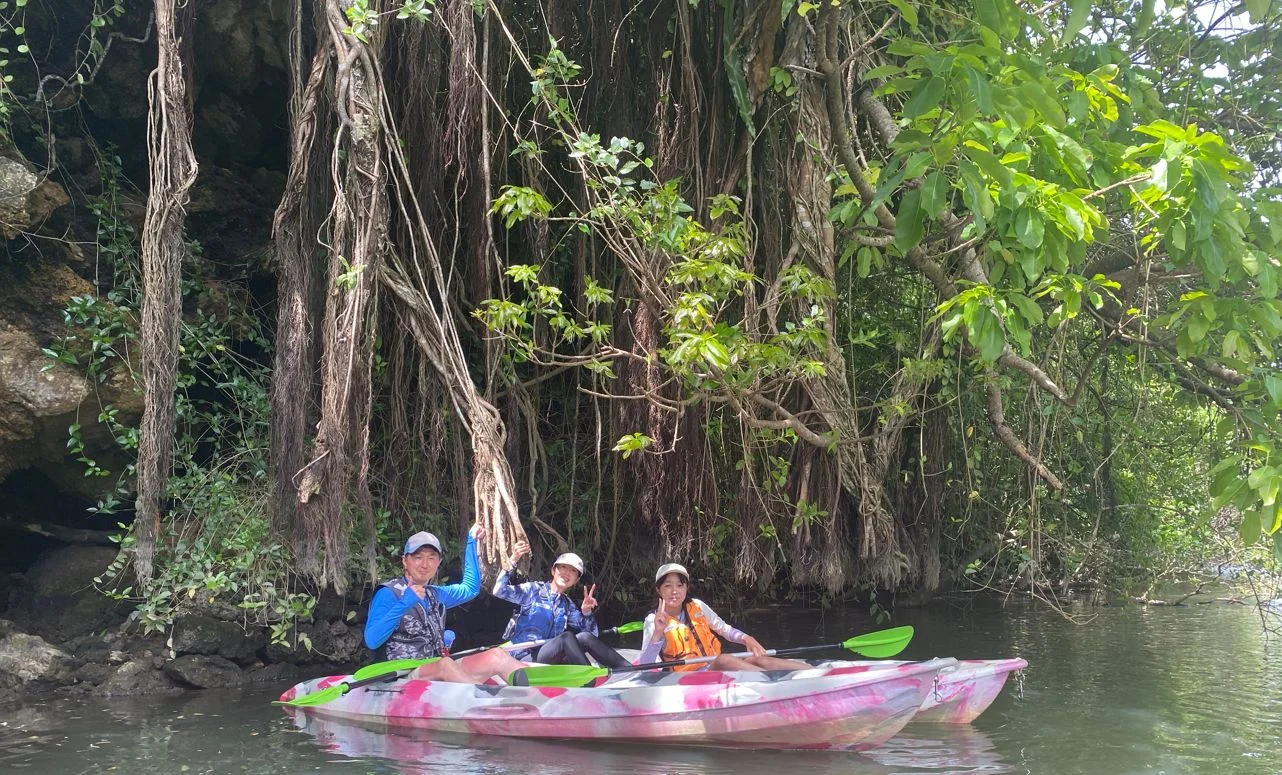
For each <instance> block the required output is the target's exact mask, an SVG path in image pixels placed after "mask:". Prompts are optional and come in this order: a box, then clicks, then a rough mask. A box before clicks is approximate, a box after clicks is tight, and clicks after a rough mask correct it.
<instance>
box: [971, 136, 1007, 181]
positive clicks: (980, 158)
mask: <svg viewBox="0 0 1282 775" xmlns="http://www.w3.org/2000/svg"><path fill="white" fill-rule="evenodd" d="M966 155H967V156H969V157H970V158H971V159H972V160H974V162H975V163H976V164H978V165H979V166H980V168H981V169H983V170H984V172H986V173H988V176H989V177H990V178H992V179H993V180H995V181H997V182H998V183H999V184H1001V186H1002V188H1006V187H1008V186H1010V184H1011V171H1010V170H1009V169H1007V168H1006V167H1005V166H1004V165H1003V164H1002V163H1001V161H1000V160H998V158H997V157H996V156H994V155H992V154H991V153H989V152H988V151H985V150H981V149H979V148H975V147H974V146H970V145H968V146H966Z"/></svg>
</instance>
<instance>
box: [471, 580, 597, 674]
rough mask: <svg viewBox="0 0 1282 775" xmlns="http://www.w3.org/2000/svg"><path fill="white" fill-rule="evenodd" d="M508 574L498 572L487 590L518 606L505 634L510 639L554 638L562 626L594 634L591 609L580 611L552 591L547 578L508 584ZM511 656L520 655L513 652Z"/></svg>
mask: <svg viewBox="0 0 1282 775" xmlns="http://www.w3.org/2000/svg"><path fill="white" fill-rule="evenodd" d="M509 575H510V574H509V571H507V570H504V571H503V572H502V573H500V574H499V577H498V578H497V579H495V580H494V588H493V589H491V590H490V593H491V594H492V595H494V596H495V597H497V598H499V599H500V600H506V601H508V602H509V603H516V604H517V605H518V606H520V609H519V610H518V611H517V613H516V615H515V616H514V617H513V621H512V623H511V624H510V625H508V630H509V631H508V633H507V635H506V637H508V638H510V639H511V641H512V642H513V643H526V642H529V641H534V640H546V639H548V638H555V637H556V636H557V635H560V634H561V633H562V632H565V630H566V629H570V630H574V631H575V632H590V633H592V634H593V635H597V634H598V631H597V624H596V615H595V613H590V614H584V613H583V611H582V610H581V609H580V608H579V606H577V605H575V604H574V601H572V600H570V598H569V597H567V596H565V595H561V594H557V593H556V592H553V591H552V585H551V584H550V583H549V582H546V581H529V582H526V583H524V584H512V583H509V581H508V578H509ZM513 656H516V657H517V658H518V659H519V658H520V656H519V655H518V654H517V653H515V652H514V653H513Z"/></svg>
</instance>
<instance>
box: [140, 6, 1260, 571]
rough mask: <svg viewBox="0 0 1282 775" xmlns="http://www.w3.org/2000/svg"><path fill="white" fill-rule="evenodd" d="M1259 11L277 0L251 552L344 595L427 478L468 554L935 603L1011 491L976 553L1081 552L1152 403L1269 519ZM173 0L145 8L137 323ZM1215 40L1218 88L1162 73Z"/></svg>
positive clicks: (158, 295)
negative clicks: (979, 529)
mask: <svg viewBox="0 0 1282 775" xmlns="http://www.w3.org/2000/svg"><path fill="white" fill-rule="evenodd" d="M1177 5H1178V4H1177ZM1260 6H1267V4H1260V3H1247V4H1246V7H1247V9H1248V10H1249V13H1250V18H1249V19H1247V18H1245V17H1242V18H1238V17H1234V18H1235V19H1237V20H1238V22H1239V24H1238V26H1236V27H1232V28H1231V29H1230V28H1227V27H1225V26H1220V27H1217V26H1216V25H1219V24H1221V22H1222V21H1223V20H1221V21H1214V20H1208V19H1206V18H1203V16H1204V15H1205V14H1203V13H1202V12H1201V11H1198V12H1197V13H1196V14H1195V13H1194V11H1195V10H1197V9H1190V10H1189V12H1188V14H1186V15H1179V14H1172V13H1169V12H1164V14H1162V15H1159V16H1158V17H1157V18H1155V13H1154V4H1153V3H1152V2H1148V1H1147V0H1143V1H1142V2H1134V3H1131V2H1120V1H1119V2H1113V3H1098V4H1092V3H1089V2H1061V3H1055V2H1052V3H1046V4H1044V5H1039V4H1036V3H1026V2H1014V1H1013V0H999V1H997V2H982V3H975V4H973V5H972V4H970V3H964V2H957V3H954V2H939V3H927V2H912V1H911V0H887V1H886V2H855V1H854V0H840V1H835V2H827V1H826V0H825V1H824V2H820V3H818V4H816V3H811V2H804V1H803V2H794V1H793V0H783V2H778V1H776V2H766V1H765V0H746V1H745V2H732V1H730V0H722V1H721V2H713V1H712V0H656V1H655V2H649V3H620V2H615V1H614V0H589V1H588V2H585V3H569V2H560V1H559V0H517V1H516V2H504V3H498V2H494V1H493V0H439V2H429V0H405V2H388V1H387V0H316V1H315V2H307V1H304V0H297V1H296V2H294V3H293V4H292V5H291V6H290V12H291V14H292V16H291V17H290V19H289V25H290V35H291V38H290V45H289V51H290V55H291V61H290V63H289V72H290V77H291V99H290V105H289V122H290V123H289V130H290V133H289V134H290V148H289V167H288V180H287V183H286V186H285V193H284V196H283V198H282V199H281V201H280V203H279V206H278V207H277V209H276V211H275V219H274V228H273V244H274V252H275V259H276V265H277V268H278V295H277V299H278V305H277V310H276V324H275V325H276V336H275V341H274V345H275V351H274V355H273V358H274V360H273V374H272V393H271V465H272V474H271V475H272V477H273V482H274V493H275V494H274V497H273V515H274V516H273V519H274V526H275V529H276V530H277V531H278V532H279V533H280V534H282V535H288V536H292V537H293V539H294V542H295V543H294V546H295V548H296V551H297V556H298V560H299V563H300V567H301V568H302V569H303V570H304V571H305V572H307V573H308V574H310V575H312V576H313V577H314V578H315V579H316V580H318V581H320V582H322V583H328V584H332V585H334V586H336V587H340V588H341V587H342V586H344V584H345V583H347V580H348V575H347V571H346V570H345V568H347V566H348V563H349V557H348V553H349V549H348V547H349V540H350V537H351V536H352V535H354V534H355V535H360V536H363V545H364V546H365V547H366V552H367V555H366V558H365V560H366V564H367V565H368V566H369V567H370V568H371V573H372V572H373V571H372V567H373V560H374V552H375V542H376V538H375V530H376V511H377V510H378V509H386V510H388V511H389V512H391V513H392V514H397V513H400V512H404V511H407V510H412V509H413V508H417V507H419V506H421V505H422V498H423V497H424V493H429V492H430V493H434V494H436V495H438V496H440V497H441V498H442V499H443V500H444V501H445V502H448V503H451V504H453V508H454V509H456V510H457V512H458V513H460V514H462V515H465V517H466V520H467V521H471V520H472V519H473V518H474V519H476V520H479V521H481V522H482V523H483V524H484V525H486V526H487V528H488V529H489V531H490V534H491V535H492V536H494V537H495V539H496V540H492V541H490V542H489V543H488V544H487V549H488V551H487V554H488V558H487V559H488V561H489V562H490V563H494V562H496V561H498V560H499V559H500V558H501V557H504V556H506V554H507V553H508V547H509V546H510V545H511V543H512V542H514V541H515V540H516V539H518V538H520V537H522V536H523V535H524V531H525V530H529V531H530V533H531V535H532V536H537V538H538V539H539V540H540V541H541V542H542V544H543V545H544V546H546V547H548V548H549V549H556V550H560V549H562V548H568V547H570V546H573V547H576V548H579V549H580V550H585V551H586V552H587V553H590V554H591V555H592V556H593V557H594V558H595V559H596V561H597V562H598V563H599V567H601V568H611V569H614V570H615V571H616V572H619V571H624V570H630V569H632V568H641V567H644V566H647V565H649V564H650V563H651V562H652V561H653V560H655V559H658V558H659V557H660V556H663V557H672V556H675V557H679V558H689V559H691V560H696V561H700V562H702V563H704V564H705V565H707V566H716V567H719V568H724V569H729V570H732V571H733V573H734V578H737V579H738V580H740V581H742V582H744V583H748V584H755V585H758V586H760V587H764V586H765V585H767V584H769V583H771V582H772V581H773V580H776V579H779V578H786V579H787V580H788V581H790V582H791V584H792V585H793V586H810V587H815V588H819V589H823V590H826V591H828V592H839V591H841V590H845V589H849V588H852V587H855V586H857V585H860V584H873V585H876V586H879V587H886V588H902V587H918V588H925V589H932V588H934V587H936V586H937V585H938V584H939V583H940V574H941V564H943V565H949V564H951V566H952V568H951V569H950V570H949V571H948V572H950V573H951V572H954V571H955V570H956V569H957V565H958V561H959V560H961V561H962V562H961V564H964V563H965V559H964V558H960V557H959V556H958V554H959V553H956V552H952V551H950V550H949V549H948V547H947V546H946V545H945V544H947V542H948V540H950V539H949V536H950V535H951V536H953V537H954V538H955V536H956V533H955V532H954V530H953V527H951V526H952V525H954V524H962V525H964V524H965V523H966V521H967V520H968V519H970V518H971V515H973V514H975V513H978V512H979V511H984V510H988V511H989V512H991V513H994V514H999V515H1000V514H1002V513H1005V514H1007V515H1009V514H1011V513H1013V512H1015V511H1019V512H1020V513H1021V514H1023V515H1024V517H1023V518H1022V519H1023V520H1024V521H1023V522H1022V524H1023V525H1024V527H1023V528H1022V529H1021V530H1019V531H1014V532H1011V533H1008V534H1004V535H1001V536H999V539H1000V540H1002V541H1006V540H1010V541H1011V542H1012V543H1014V544H1017V546H1018V550H1019V551H1020V552H1022V553H1023V555H1024V556H1026V558H1027V563H1026V564H1025V565H1024V566H1023V567H1025V568H1027V569H1029V570H1028V573H1029V574H1030V577H1031V574H1037V573H1040V572H1043V571H1044V569H1045V568H1046V567H1047V563H1048V562H1049V560H1048V556H1049V550H1048V548H1047V543H1046V542H1047V541H1050V540H1053V535H1052V532H1051V529H1050V528H1048V527H1047V526H1046V524H1045V523H1044V521H1043V517H1044V515H1046V514H1047V513H1048V512H1047V509H1051V510H1053V511H1054V514H1055V515H1057V516H1056V517H1055V519H1059V520H1061V521H1066V520H1067V521H1073V520H1076V527H1075V528H1073V529H1075V530H1077V531H1078V532H1079V534H1082V535H1085V534H1091V535H1092V537H1093V535H1094V534H1093V533H1091V528H1090V523H1091V521H1092V520H1094V523H1095V531H1096V533H1098V528H1099V524H1100V523H1099V520H1100V518H1101V515H1106V516H1109V517H1110V518H1113V517H1115V516H1116V514H1117V513H1119V510H1121V509H1124V508H1125V506H1126V504H1125V503H1123V502H1122V501H1123V500H1124V499H1123V498H1122V497H1121V496H1119V495H1118V494H1117V487H1118V486H1119V485H1118V482H1119V481H1120V480H1119V475H1117V474H1115V473H1114V472H1113V469H1112V467H1113V466H1114V465H1115V462H1116V460H1117V459H1118V458H1117V457H1116V456H1117V449H1116V447H1117V443H1115V440H1114V438H1113V436H1112V435H1111V434H1115V433H1116V434H1121V431H1120V430H1118V429H1119V428H1120V427H1121V426H1120V423H1121V422H1122V420H1120V419H1119V418H1124V417H1126V416H1131V417H1132V419H1135V418H1138V417H1139V414H1138V413H1139V412H1141V411H1142V407H1144V406H1145V405H1147V402H1149V401H1151V400H1153V399H1152V398H1149V397H1146V396H1149V395H1150V394H1162V395H1166V396H1182V397H1183V398H1181V399H1179V400H1186V401H1190V402H1194V403H1196V404H1198V405H1199V406H1204V407H1206V408H1207V409H1206V411H1208V412H1210V413H1211V414H1212V415H1213V418H1214V423H1212V427H1213V430H1212V431H1210V432H1211V433H1213V434H1214V436H1215V438H1216V439H1217V440H1218V441H1217V442H1216V443H1217V444H1218V445H1219V446H1218V447H1217V449H1218V450H1219V453H1217V455H1216V456H1215V457H1214V459H1213V460H1210V461H1208V463H1207V465H1206V466H1204V467H1203V468H1202V470H1203V472H1205V471H1206V468H1209V467H1210V466H1211V465H1214V466H1215V468H1214V470H1212V471H1210V472H1209V476H1210V480H1211V481H1213V487H1212V492H1211V496H1210V497H1208V501H1210V500H1212V499H1213V500H1214V505H1215V507H1216V508H1218V507H1220V506H1232V507H1234V508H1236V509H1237V513H1240V514H1241V521H1242V526H1243V527H1242V532H1243V535H1244V537H1245V538H1247V540H1248V541H1254V540H1255V539H1256V538H1258V537H1259V536H1260V534H1261V533H1262V532H1266V533H1273V532H1275V531H1276V530H1277V528H1278V526H1279V523H1280V521H1282V512H1279V510H1278V504H1277V498H1276V494H1277V490H1278V486H1279V483H1280V482H1282V469H1278V468H1277V467H1276V463H1275V461H1273V460H1272V458H1271V455H1272V452H1273V451H1275V447H1276V445H1277V443H1278V437H1277V427H1278V426H1277V412H1278V409H1279V407H1280V406H1282V375H1280V374H1279V373H1278V369H1277V360H1276V355H1275V353H1274V347H1275V344H1276V342H1277V341H1278V339H1279V336H1280V335H1282V315H1279V311H1282V309H1280V308H1279V305H1278V301H1277V299H1276V293H1277V278H1278V274H1279V265H1278V258H1279V246H1280V245H1282V202H1280V201H1279V199H1278V197H1277V196H1276V190H1275V189H1271V188H1270V186H1271V185H1275V184H1276V182H1277V179H1276V175H1277V160H1278V159H1279V158H1282V155H1279V153H1278V151H1279V148H1278V142H1277V137H1278V135H1277V134H1276V128H1277V127H1278V123H1277V115H1276V114H1277V110H1278V109H1277V105H1276V96H1274V97H1272V98H1269V97H1268V96H1267V93H1268V89H1267V58H1263V59H1261V58H1258V57H1255V56H1254V55H1253V54H1252V53H1251V52H1258V51H1261V50H1264V49H1266V48H1267V46H1268V45H1269V43H1268V41H1269V40H1270V39H1271V38H1270V36H1276V34H1277V32H1276V31H1277V24H1278V21H1277V13H1276V11H1272V12H1270V11H1269V10H1268V8H1267V7H1266V8H1263V9H1261V7H1260ZM1168 11H1169V9H1168ZM191 12H192V8H191V7H190V6H181V7H180V6H178V5H177V4H175V3H174V2H173V1H172V0H159V2H158V3H157V6H156V15H155V20H156V22H155V23H156V34H157V40H158V42H159V44H160V46H161V58H160V64H159V68H158V71H157V74H156V76H155V78H154V84H153V88H154V94H153V98H152V108H151V109H152V115H153V120H152V136H151V156H152V159H153V165H152V176H151V182H150V185H151V199H150V203H149V211H148V214H149V221H148V223H149V226H148V231H147V235H146V236H145V238H144V240H145V244H144V247H145V251H144V255H145V256H146V257H147V263H146V270H147V273H148V283H149V286H148V288H149V291H148V293H149V296H148V299H149V303H154V304H157V305H161V304H163V303H164V298H165V297H164V296H163V294H164V291H162V290H156V291H154V292H153V291H152V290H151V285H150V284H152V283H155V284H156V287H157V288H161V287H163V284H164V283H165V282H167V281H166V280H164V279H163V275H162V273H163V271H164V265H165V258H164V256H165V255H166V252H165V251H166V250H168V249H169V248H168V247H166V246H167V245H171V244H172V239H173V233H174V232H173V229H175V228H176V224H177V221H176V220H175V217H176V216H175V213H179V214H180V213H181V208H182V193H183V185H184V182H185V181H186V180H187V177H188V176H190V174H191V169H190V165H191V161H190V159H189V156H190V150H189V147H188V146H187V144H186V143H187V141H186V138H185V136H184V135H185V132H187V131H188V130H186V129H185V128H184V118H183V116H184V111H185V110H189V109H190V101H191V100H192V99H193V96H192V95H190V94H186V93H184V92H183V84H184V81H183V77H182V68H183V67H184V66H187V67H189V66H191V59H190V58H188V59H184V58H183V57H184V54H183V53H182V52H183V49H182V48H181V46H179V45H176V43H175V41H176V40H178V39H179V38H181V31H179V32H178V33H176V32H175V28H174V21H173V19H174V16H175V14H177V15H179V16H181V15H182V14H183V13H191ZM1192 20H1196V22H1194V21H1192ZM245 23H246V24H249V23H252V20H248V19H247V20H245ZM199 43H200V42H199V41H198V40H197V41H196V46H197V47H198V46H199ZM1199 46H1203V47H1205V48H1204V49H1203V54H1204V56H1205V57H1206V60H1205V61H1214V62H1217V63H1219V66H1221V67H1234V68H1238V71H1237V72H1236V73H1235V77H1233V78H1219V79H1218V80H1217V79H1216V76H1215V74H1214V73H1213V72H1211V73H1209V74H1208V72H1206V71H1204V72H1196V73H1195V72H1193V71H1192V70H1191V69H1190V67H1189V65H1188V61H1191V60H1190V59H1189V58H1184V59H1182V58H1181V57H1179V56H1176V55H1175V54H1174V53H1173V52H1176V51H1184V52H1185V53H1188V52H1189V51H1193V50H1195V49H1197V47H1199ZM188 56H189V54H188ZM1192 59H1197V57H1196V56H1193V57H1192ZM1212 69H1213V68H1212ZM1168 87H1169V88H1168ZM195 99H199V97H195ZM1253 122H1254V123H1253ZM1258 127H1273V130H1270V131H1273V132H1274V133H1273V134H1269V131H1263V130H1261V131H1256V128H1258ZM153 216H154V217H153ZM152 223H154V224H155V226H154V228H153V226H152V225H151V224H152ZM148 246H151V247H148ZM153 255H154V256H155V258H154V259H153V258H152V256H153ZM153 293H154V294H155V295H151V294H153ZM164 309H169V310H170V312H169V315H170V317H169V318H165V316H164V315H163V314H162V315H159V317H158V316H157V315H152V314H149V313H147V312H146V311H144V317H143V326H144V329H145V331H144V334H145V336H144V342H145V344H146V347H147V357H148V360H146V361H145V364H147V366H146V369H145V371H144V373H145V375H146V377H147V380H148V382H147V387H148V390H149V391H150V393H149V395H151V394H156V395H159V394H162V393H164V392H165V391H166V390H170V389H172V388H171V387H168V385H170V383H167V382H166V381H165V376H164V374H165V370H166V369H167V368H168V369H170V370H171V371H172V356H171V355H170V354H168V353H171V349H172V337H171V335H170V334H167V333H165V331H163V330H162V329H163V326H164V320H166V319H168V320H169V321H171V322H172V319H173V315H175V314H177V313H176V312H175V311H173V308H172V307H167V308H164ZM1119 384H1125V385H1127V386H1129V389H1128V390H1121V389H1119V388H1118V385H1119ZM1163 391H1165V392H1163ZM1163 400H1165V399H1163ZM1171 400H1176V399H1171ZM155 406H156V409H155V412H159V413H163V412H164V411H165V407H164V405H163V403H156V404H155ZM152 413H153V410H152V409H151V404H149V405H148V417H149V418H150V417H151V416H152ZM165 434H166V428H165V426H164V424H163V423H153V422H150V421H148V423H147V424H145V425H144V435H146V436H149V437H150V442H151V443H150V446H147V447H144V454H143V458H144V459H145V460H147V461H150V462H146V463H145V464H142V465H140V475H139V480H138V486H139V495H138V497H139V506H140V508H139V510H138V515H139V519H140V520H144V521H146V525H150V524H151V522H150V521H148V520H152V519H155V516H156V508H155V506H154V504H155V502H156V501H157V498H158V495H157V493H158V490H157V488H158V487H159V488H163V476H159V475H158V474H157V473H156V472H157V471H160V470H162V469H163V467H164V465H166V464H167V463H166V462H165V458H164V456H163V454H162V453H163V450H164V448H165V446H166V440H165ZM1083 461H1086V462H1083ZM1118 519H1120V517H1118ZM1046 521H1049V518H1047V520H1046ZM999 523H1000V520H997V521H994V522H993V524H995V525H996V524H999ZM146 525H144V526H142V527H139V528H138V529H137V531H136V534H137V537H138V540H139V551H138V555H137V556H138V567H139V571H140V572H142V573H144V574H145V573H146V572H147V569H146V566H145V565H144V561H143V558H144V557H145V556H147V555H146V553H145V552H144V551H143V549H142V547H143V545H144V543H145V542H146V541H149V540H150V536H151V535H152V532H149V530H150V529H149V528H148V529H146V530H145V529H144V528H145V527H146ZM523 525H524V527H522V526H523ZM986 530H987V528H986ZM998 532H1000V530H999V531H998ZM982 542H983V541H982V540H981V541H979V542H978V543H982ZM1056 561H1057V562H1059V563H1061V567H1060V571H1061V572H1062V573H1063V574H1064V575H1070V574H1071V572H1072V571H1073V568H1072V567H1071V565H1072V562H1073V561H1072V560H1071V559H1069V558H1067V557H1063V556H1061V557H1058V558H1057V560H1056ZM1039 568H1040V569H1042V570H1039Z"/></svg>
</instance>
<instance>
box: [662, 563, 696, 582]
mask: <svg viewBox="0 0 1282 775" xmlns="http://www.w3.org/2000/svg"><path fill="white" fill-rule="evenodd" d="M669 573H680V574H681V576H682V578H684V579H685V580H686V583H687V584H689V583H690V572H689V571H688V570H686V566H684V565H682V564H681V563H679V562H670V563H668V564H667V565H660V566H659V570H658V571H657V572H656V573H655V574H654V583H655V584H658V583H659V582H661V581H663V577H664V576H666V575H668V574H669Z"/></svg>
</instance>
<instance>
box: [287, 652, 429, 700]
mask: <svg viewBox="0 0 1282 775" xmlns="http://www.w3.org/2000/svg"><path fill="white" fill-rule="evenodd" d="M437 658H438V659H439V657H437ZM396 661H397V662H406V663H408V662H415V661H417V662H418V663H419V664H426V663H427V662H431V661H432V660H430V659H424V660H410V659H401V660H396ZM389 664H393V663H392V662H382V663H379V665H369V667H380V666H385V665H389ZM413 669H414V668H413V667H410V668H406V669H403V670H390V671H389V670H386V669H384V670H383V672H379V673H375V674H373V675H369V676H366V677H364V678H361V679H359V680H356V676H355V675H353V676H352V678H353V680H349V681H343V682H342V683H337V684H334V685H333V686H329V687H326V688H324V689H321V690H320V691H318V692H312V693H311V694H304V695H303V696H302V697H295V698H294V699H292V700H287V701H285V702H281V701H280V700H276V701H274V702H273V703H272V705H288V706H290V707H294V708H299V707H304V708H305V707H310V706H312V705H324V704H325V703H327V702H333V701H334V700H337V699H338V698H339V697H342V696H343V695H344V694H347V693H348V692H350V691H351V690H352V689H355V688H357V687H360V686H368V685H370V684H377V683H384V682H386V681H394V680H396V679H397V678H399V677H400V676H402V675H408V674H409V672H410V670H413ZM358 672H359V671H358Z"/></svg>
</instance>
